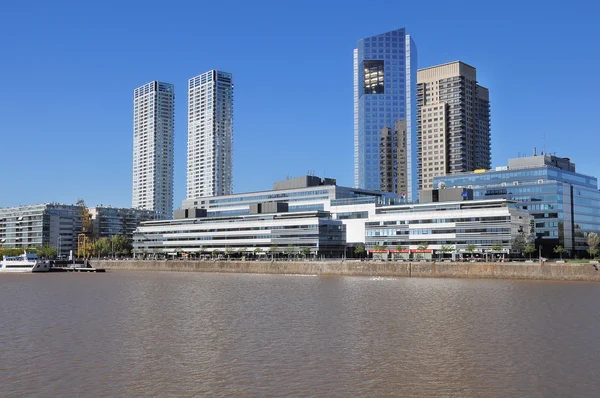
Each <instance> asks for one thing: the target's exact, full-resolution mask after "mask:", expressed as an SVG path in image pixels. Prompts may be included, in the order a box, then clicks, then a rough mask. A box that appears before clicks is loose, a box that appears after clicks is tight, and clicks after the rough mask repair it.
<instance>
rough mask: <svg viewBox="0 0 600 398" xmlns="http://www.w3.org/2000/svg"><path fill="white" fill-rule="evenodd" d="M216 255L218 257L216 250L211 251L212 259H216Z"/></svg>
mask: <svg viewBox="0 0 600 398" xmlns="http://www.w3.org/2000/svg"><path fill="white" fill-rule="evenodd" d="M218 255H219V251H218V250H217V249H213V251H212V256H213V259H215V258H217V256H218Z"/></svg>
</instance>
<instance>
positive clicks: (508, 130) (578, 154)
mask: <svg viewBox="0 0 600 398" xmlns="http://www.w3.org/2000/svg"><path fill="white" fill-rule="evenodd" d="M488 3H490V4H488ZM492 3H493V4H492ZM594 3H595V2H591V1H585V2H583V1H568V2H567V1H544V2H541V1H535V2H534V1H519V2H513V1H503V2H484V1H473V2H471V1H455V2H448V1H440V2H436V1H428V2H426V3H424V2H422V1H399V0H396V1H373V0H370V1H368V2H367V1H360V2H359V1H347V0H346V1H326V0H321V1H312V0H305V1H281V0H279V1H228V2H208V1H190V2H185V1H176V0H174V1H170V2H164V1H163V2H155V1H143V2H142V1H140V2H138V1H119V2H116V1H106V0H105V1H93V2H91V1H90V2H88V1H52V2H49V1H26V0H24V1H16V0H7V1H3V2H1V3H0V15H2V23H1V24H0V49H1V50H2V55H1V56H0V72H1V73H0V82H1V84H2V88H3V93H4V94H3V95H2V96H0V148H1V152H0V153H1V155H0V156H1V164H2V169H3V172H2V176H3V180H4V181H3V182H4V184H3V188H2V189H0V207H7V206H18V205H21V204H37V203H45V202H60V203H67V204H72V203H75V202H76V201H77V199H78V198H83V199H84V200H85V201H86V203H87V204H88V205H90V206H94V205H100V204H103V205H105V206H106V205H112V206H117V207H129V206H131V167H132V134H133V132H132V117H133V115H132V101H133V100H132V96H133V90H134V88H136V87H138V86H141V85H142V84H144V83H147V82H148V81H151V80H161V81H166V82H170V83H173V84H175V93H176V104H175V106H176V119H175V197H174V206H175V208H179V207H180V206H181V201H182V200H183V199H184V198H185V168H186V164H185V163H186V134H187V124H186V123H187V122H186V107H187V91H186V83H187V79H189V78H190V77H192V76H195V75H198V74H200V73H203V72H205V71H207V70H210V69H221V70H225V71H228V72H232V73H233V78H234V83H235V105H234V112H235V116H234V141H235V143H234V190H235V192H245V191H257V190H264V189H270V188H271V186H272V183H273V182H274V181H278V180H282V179H285V178H286V176H287V175H289V176H299V175H303V174H306V173H307V172H308V171H309V170H312V171H314V173H315V174H316V175H320V176H329V177H333V178H337V180H338V184H341V185H348V186H351V185H352V184H353V130H352V128H353V127H352V126H353V119H352V118H353V116H352V115H353V113H352V112H353V109H352V101H353V99H352V50H353V48H354V47H355V45H356V42H357V40H358V39H360V38H363V37H367V36H372V35H375V34H379V33H383V32H385V31H388V30H393V29H397V28H401V27H406V29H407V32H408V33H409V34H411V35H412V36H413V38H414V40H415V42H416V45H417V49H418V63H419V67H426V66H431V65H435V64H439V63H443V62H449V61H454V60H461V61H464V62H466V63H468V64H471V65H473V66H475V67H476V68H477V74H478V80H479V83H480V84H482V85H483V86H486V87H488V88H489V89H490V96H491V112H492V113H491V114H492V164H493V166H500V165H505V164H506V163H507V159H508V158H509V157H516V156H519V154H521V155H523V154H531V153H532V151H533V147H537V148H538V151H540V150H544V148H545V149H546V151H547V152H556V154H557V155H559V156H568V157H570V158H571V160H573V161H574V162H575V163H576V164H577V170H578V171H579V172H582V173H586V174H591V175H596V176H597V175H598V174H600V173H598V165H599V162H598V159H597V156H598V150H597V148H598V145H597V141H596V137H597V136H598V132H599V128H598V122H597V121H595V119H593V118H592V117H591V116H592V115H594V114H596V112H598V106H599V105H600V104H599V100H598V93H599V92H600V79H599V78H598V64H599V62H598V61H599V59H598V58H599V57H600V55H599V54H600V53H599V51H598V48H600V45H599V43H600V33H599V32H600V30H598V28H597V15H598V14H599V12H600V6H598V5H596V4H594ZM424 4H426V5H424ZM544 136H545V140H544Z"/></svg>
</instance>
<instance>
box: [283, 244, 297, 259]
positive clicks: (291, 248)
mask: <svg viewBox="0 0 600 398" xmlns="http://www.w3.org/2000/svg"><path fill="white" fill-rule="evenodd" d="M295 251H296V249H295V248H294V246H292V245H287V247H286V248H285V250H284V253H285V254H286V255H287V256H288V258H289V257H291V256H292V254H294V252H295Z"/></svg>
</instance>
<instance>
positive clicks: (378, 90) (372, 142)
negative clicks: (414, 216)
mask: <svg viewBox="0 0 600 398" xmlns="http://www.w3.org/2000/svg"><path fill="white" fill-rule="evenodd" d="M416 62H417V56H416V46H415V44H414V41H413V40H412V38H411V37H410V36H409V35H407V34H406V33H405V30H404V29H398V30H394V31H391V32H387V33H383V34H380V35H377V36H373V37H368V38H365V39H361V40H359V41H358V45H357V48H356V49H355V50H354V185H355V187H357V188H363V189H369V190H382V176H381V173H382V172H383V171H382V170H380V164H381V162H380V136H381V134H382V131H384V129H387V130H386V131H390V130H391V131H395V126H396V125H397V123H398V122H400V121H403V122H406V152H407V154H406V162H407V165H406V167H405V169H406V177H407V180H408V181H407V192H405V194H406V195H407V197H408V198H409V199H411V198H416V194H417V192H416V189H414V190H413V187H415V188H416V158H415V155H414V153H415V150H414V148H415V147H414V145H416V136H415V134H414V131H413V126H414V125H415V120H414V118H415V116H414V115H413V113H414V111H415V110H416V96H415V93H416V71H417V69H416V66H417V65H416ZM394 141H397V140H394ZM392 167H393V168H392V170H394V171H395V172H396V173H397V170H398V165H397V164H394V165H393V166H392ZM397 177H398V176H397V175H395V176H394V179H397ZM413 181H414V183H413ZM388 186H389V184H388ZM391 186H394V187H397V186H398V183H397V182H396V181H395V182H394V183H393V184H391ZM396 193H400V192H396Z"/></svg>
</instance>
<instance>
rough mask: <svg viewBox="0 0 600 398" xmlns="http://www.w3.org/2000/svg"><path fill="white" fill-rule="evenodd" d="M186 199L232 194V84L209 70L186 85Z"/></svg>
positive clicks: (227, 75) (224, 75) (226, 75)
mask: <svg viewBox="0 0 600 398" xmlns="http://www.w3.org/2000/svg"><path fill="white" fill-rule="evenodd" d="M188 83H189V84H188V141H187V195H186V198H187V199H195V198H198V197H201V196H218V195H229V194H231V193H232V192H233V82H232V76H231V73H227V72H221V71H217V70H211V71H208V72H206V73H203V74H201V75H199V76H196V77H193V78H191V79H190V80H189V82H188Z"/></svg>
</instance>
